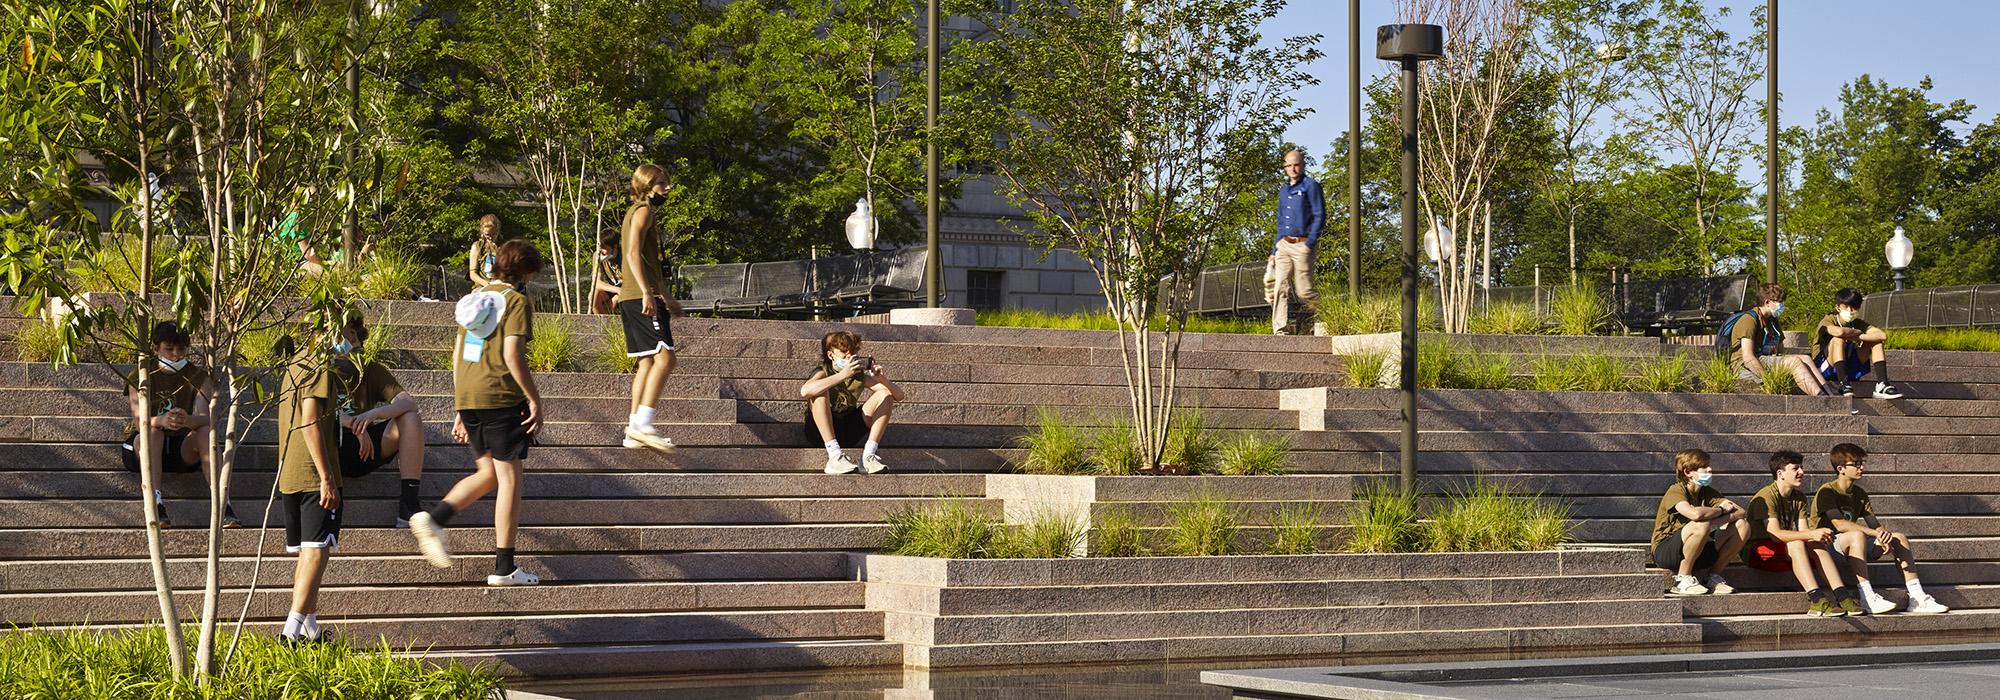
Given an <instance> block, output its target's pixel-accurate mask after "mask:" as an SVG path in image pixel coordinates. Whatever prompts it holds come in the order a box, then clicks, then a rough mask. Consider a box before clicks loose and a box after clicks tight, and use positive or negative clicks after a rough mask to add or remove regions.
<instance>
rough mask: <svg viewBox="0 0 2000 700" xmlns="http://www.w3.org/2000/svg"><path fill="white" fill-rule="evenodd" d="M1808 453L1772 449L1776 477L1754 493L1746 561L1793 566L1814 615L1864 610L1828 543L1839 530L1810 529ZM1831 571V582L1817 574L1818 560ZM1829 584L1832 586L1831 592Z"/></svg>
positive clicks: (1755, 565) (1769, 567)
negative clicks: (1806, 466) (1806, 461)
mask: <svg viewBox="0 0 2000 700" xmlns="http://www.w3.org/2000/svg"><path fill="white" fill-rule="evenodd" d="M1804 462H1805V458H1804V457H1803V456H1800V455H1799V453H1797V452H1793V451H1791V450H1781V451H1779V452H1777V453H1774V454H1772V455H1771V483H1770V484H1768V485H1766V486H1765V487H1764V488H1763V489H1761V490H1759V491H1757V495H1756V496H1755V497H1752V498H1751V499H1750V518H1749V519H1750V536H1749V538H1748V539H1749V544H1748V545H1746V546H1745V547H1744V548H1743V563H1744V564H1746V565H1748V566H1749V567H1750V568H1752V569H1759V570H1762V571H1772V572H1783V571H1786V570H1790V571H1791V572H1792V576H1793V577H1794V578H1796V579H1798V582H1799V588H1801V589H1803V590H1804V591H1805V592H1806V603H1807V606H1806V614H1807V615H1810V616H1813V617H1841V616H1844V615H1850V614H1852V615H1858V614H1861V613H1862V608H1861V604H1860V603H1859V602H1857V601H1855V600H1854V598H1853V596H1852V595H1851V592H1850V591H1848V590H1847V587H1846V585H1845V584H1844V583H1843V582H1842V581H1841V579H1840V569H1839V568H1838V567H1836V566H1835V565H1834V562H1833V555H1832V553H1831V552H1829V551H1828V547H1830V546H1831V545H1832V544H1833V531H1832V530H1829V529H1826V528H1812V529H1806V525H1808V524H1810V522H1811V502H1810V499H1809V498H1808V497H1807V496H1806V492H1805V478H1806V470H1805V464H1804ZM1814 564H1818V565H1819V572H1820V573H1821V574H1824V575H1825V577H1826V586H1824V587H1823V586H1821V585H1820V584H1819V582H1818V581H1817V580H1815V579H1814V578H1813V576H1814V573H1813V565H1814ZM1826 588H1832V589H1833V591H1832V592H1831V593H1828V592H1827V591H1826Z"/></svg>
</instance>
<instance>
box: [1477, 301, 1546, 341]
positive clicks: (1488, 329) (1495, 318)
mask: <svg viewBox="0 0 2000 700" xmlns="http://www.w3.org/2000/svg"><path fill="white" fill-rule="evenodd" d="M1466 330H1467V331H1470V332H1473V333H1496V334H1502V335H1529V334H1532V333H1540V332H1542V319H1541V317H1540V316H1538V315H1536V314H1535V307H1533V306H1530V305H1528V304H1523V303H1520V302H1511V301H1502V302H1493V303H1488V304H1486V308H1483V309H1480V310H1479V311H1478V312H1476V313H1474V314H1473V315H1472V318H1470V319H1467V321H1466Z"/></svg>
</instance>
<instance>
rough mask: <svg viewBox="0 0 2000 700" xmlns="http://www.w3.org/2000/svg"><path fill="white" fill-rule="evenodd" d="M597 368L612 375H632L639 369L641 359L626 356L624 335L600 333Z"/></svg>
mask: <svg viewBox="0 0 2000 700" xmlns="http://www.w3.org/2000/svg"><path fill="white" fill-rule="evenodd" d="M598 337H599V338H602V340H601V341H600V342H599V343H598V346H597V357H596V358H595V359H596V360H597V368H598V369H601V370H604V371H606V372H610V373H612V374H630V373H632V371H633V370H635V369H638V368H639V358H636V357H632V356H630V355H627V354H625V334H624V333H616V332H611V333H599V334H598Z"/></svg>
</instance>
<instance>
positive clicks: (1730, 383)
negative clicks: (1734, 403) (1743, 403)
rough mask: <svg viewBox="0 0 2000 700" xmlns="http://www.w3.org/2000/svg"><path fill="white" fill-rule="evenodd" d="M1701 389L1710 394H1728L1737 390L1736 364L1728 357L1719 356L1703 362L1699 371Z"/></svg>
mask: <svg viewBox="0 0 2000 700" xmlns="http://www.w3.org/2000/svg"><path fill="white" fill-rule="evenodd" d="M1697 375H1698V376H1697V378H1698V379H1699V380H1700V384H1701V390H1702V391H1703V392H1704V393H1709V394H1728V393H1732V392H1734V391H1736V388H1737V381H1738V380H1737V377H1736V366H1735V365H1732V364H1730V363H1729V359H1728V358H1723V357H1718V358H1715V359H1712V360H1709V361H1707V362H1704V363H1702V364H1701V368H1700V370H1699V371H1698V372H1697Z"/></svg>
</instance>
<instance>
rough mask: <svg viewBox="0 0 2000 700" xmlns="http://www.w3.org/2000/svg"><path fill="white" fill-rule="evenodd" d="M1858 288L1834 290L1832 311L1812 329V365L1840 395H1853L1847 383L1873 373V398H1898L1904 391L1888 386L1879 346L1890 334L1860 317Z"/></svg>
mask: <svg viewBox="0 0 2000 700" xmlns="http://www.w3.org/2000/svg"><path fill="white" fill-rule="evenodd" d="M1864 298H1865V297H1863V296H1862V294H1861V290H1858V289H1854V288H1852V287H1849V288H1847V289H1842V290H1840V291H1838V292H1834V293H1833V313H1830V314H1827V315H1826V316H1825V317H1824V318H1821V319H1820V320H1819V327H1818V328H1815V329H1813V350H1814V352H1813V366H1814V367H1817V368H1819V372H1820V376H1823V377H1826V378H1827V379H1828V380H1830V381H1832V382H1833V384H1834V386H1835V387H1836V390H1838V391H1839V392H1840V395H1841V396H1853V395H1854V387H1852V386H1849V385H1848V382H1852V381H1855V380H1858V379H1860V378H1862V377H1865V376H1867V375H1868V374H1869V373H1871V372H1872V373H1874V375H1875V379H1876V383H1875V398H1878V399H1900V398H1903V393H1902V392H1900V391H1896V387H1894V386H1890V385H1889V361H1888V359H1887V355H1886V353H1884V352H1883V350H1882V348H1883V346H1884V345H1886V344H1887V343H1888V341H1889V334H1888V333H1887V332H1885V331H1883V330H1882V329H1880V328H1876V327H1875V326H1872V325H1869V323H1868V321H1867V320H1866V319H1863V318H1861V300H1862V299H1864Z"/></svg>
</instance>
